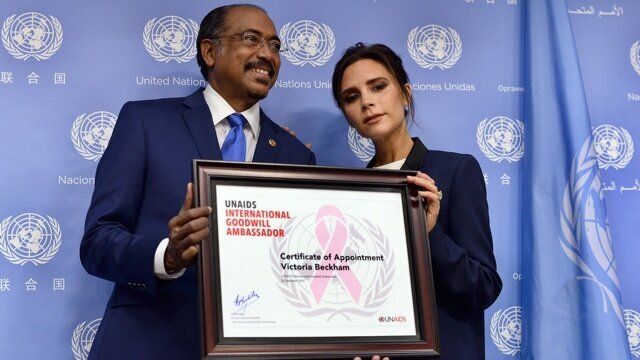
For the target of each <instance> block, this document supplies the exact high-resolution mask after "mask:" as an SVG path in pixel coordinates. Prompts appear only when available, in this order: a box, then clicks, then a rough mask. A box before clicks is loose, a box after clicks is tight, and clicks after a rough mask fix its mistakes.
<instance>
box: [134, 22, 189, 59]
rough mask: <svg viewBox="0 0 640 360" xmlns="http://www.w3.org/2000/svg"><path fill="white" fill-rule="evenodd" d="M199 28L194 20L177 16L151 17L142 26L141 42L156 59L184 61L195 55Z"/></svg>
mask: <svg viewBox="0 0 640 360" xmlns="http://www.w3.org/2000/svg"><path fill="white" fill-rule="evenodd" d="M199 29H200V27H199V26H198V23H196V22H195V21H193V20H191V19H188V20H185V19H183V18H181V17H179V16H173V15H171V16H165V17H162V18H160V19H158V18H153V19H151V20H149V21H148V22H147V24H146V25H145V26H144V31H143V32H142V42H143V43H144V47H145V48H146V49H147V52H148V53H149V55H151V56H152V57H153V58H154V59H156V60H157V61H160V62H164V63H168V62H169V61H175V62H177V63H184V62H187V61H189V60H191V59H193V58H194V57H195V56H196V52H197V49H196V39H197V37H198V31H199Z"/></svg>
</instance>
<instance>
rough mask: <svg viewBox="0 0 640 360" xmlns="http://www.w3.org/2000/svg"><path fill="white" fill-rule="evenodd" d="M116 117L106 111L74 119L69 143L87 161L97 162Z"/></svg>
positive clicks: (107, 141)
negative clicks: (70, 142) (71, 143)
mask: <svg viewBox="0 0 640 360" xmlns="http://www.w3.org/2000/svg"><path fill="white" fill-rule="evenodd" d="M116 120H117V117H116V116H115V115H114V114H112V113H110V112H108V111H96V112H94V113H91V114H89V115H87V114H86V113H85V114H82V115H80V116H78V117H77V118H76V120H75V121H74V122H73V126H72V127H71V141H72V142H73V146H74V147H75V148H76V150H77V151H78V153H79V154H80V155H82V157H84V158H85V159H87V160H95V161H97V160H99V159H100V158H101V157H102V154H103V153H104V150H105V149H106V148H107V145H109V139H111V133H113V128H114V126H116Z"/></svg>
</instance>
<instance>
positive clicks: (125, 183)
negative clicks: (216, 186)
mask: <svg viewBox="0 0 640 360" xmlns="http://www.w3.org/2000/svg"><path fill="white" fill-rule="evenodd" d="M197 46H198V64H199V65H200V69H201V72H202V74H203V76H204V77H205V78H206V79H207V80H208V83H209V85H207V87H206V88H205V89H204V90H203V89H200V90H198V91H196V92H195V93H193V94H191V95H189V96H187V97H185V98H174V99H160V100H148V101H135V102H128V103H126V104H125V105H124V106H123V108H122V110H121V112H120V115H119V117H118V121H117V124H116V126H115V128H114V131H113V134H112V137H111V140H110V142H109V146H108V148H107V149H106V151H105V153H104V155H103V157H102V159H101V161H100V163H99V165H98V168H97V171H96V184H95V190H94V193H93V198H92V200H91V206H90V208H89V210H88V212H87V218H86V224H85V234H84V237H83V239H82V244H81V247H80V258H81V261H82V265H83V266H84V268H85V269H86V270H87V272H88V273H90V274H92V275H94V276H98V277H100V278H103V279H106V280H109V281H113V282H114V283H115V286H114V289H113V293H112V294H111V297H110V299H109V302H108V304H107V308H106V310H105V313H104V317H103V318H102V322H101V324H100V328H99V329H98V332H97V334H96V337H95V339H94V341H93V345H92V348H91V353H90V355H89V358H90V359H193V358H198V357H199V356H200V339H201V338H200V330H199V323H200V322H199V316H198V301H197V275H196V272H195V267H194V266H192V265H193V264H194V263H195V261H196V259H197V254H198V251H199V245H200V242H201V241H202V240H203V239H204V238H206V237H207V235H208V234H209V220H208V215H209V214H210V213H211V211H212V209H211V208H209V207H199V208H193V207H192V203H193V194H192V187H191V184H189V185H187V184H188V183H189V182H190V181H191V174H192V169H191V166H192V165H191V164H192V159H196V158H200V159H214V160H221V159H223V158H224V159H225V160H227V159H228V158H226V157H225V156H224V154H225V146H226V144H227V140H228V137H233V139H236V137H238V136H242V137H243V143H242V145H243V146H241V149H240V150H241V151H240V152H239V153H240V154H242V155H241V158H239V159H236V160H239V161H255V162H277V163H290V164H315V156H314V154H313V153H312V152H311V151H310V150H309V149H307V148H306V147H305V146H304V145H303V144H302V143H301V142H300V141H298V140H297V139H295V138H294V137H292V136H291V135H289V134H288V133H287V132H286V131H284V130H283V129H282V128H280V127H279V126H278V125H276V124H275V123H274V122H273V121H271V119H269V118H268V117H267V116H266V115H265V114H264V113H263V112H262V110H261V109H260V105H259V103H258V101H259V100H261V99H263V98H265V97H266V96H267V94H268V92H269V89H270V88H271V87H272V86H273V85H274V84H275V81H276V79H277V76H278V70H279V68H280V51H281V45H280V40H279V39H278V37H277V33H276V28H275V26H274V24H273V22H272V21H271V19H270V18H269V16H268V15H267V13H266V12H265V11H264V10H263V9H261V8H259V7H257V6H253V5H230V6H223V7H219V8H217V9H214V10H213V11H211V12H210V13H209V14H208V15H207V16H206V17H205V18H204V19H203V21H202V24H201V25H200V32H199V34H198V40H197ZM234 119H235V120H234ZM237 119H242V120H241V121H240V122H239V123H238V122H237V121H236V120H237ZM232 133H233V135H232ZM227 135H229V136H227ZM233 139H232V140H233ZM221 147H222V149H221ZM236 149H237V147H236ZM185 190H186V191H185ZM185 192H186V195H185Z"/></svg>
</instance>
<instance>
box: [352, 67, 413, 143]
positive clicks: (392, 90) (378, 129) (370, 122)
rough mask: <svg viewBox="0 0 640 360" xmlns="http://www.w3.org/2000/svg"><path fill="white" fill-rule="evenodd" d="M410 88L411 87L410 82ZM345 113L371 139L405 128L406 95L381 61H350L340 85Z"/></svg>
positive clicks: (390, 134) (387, 135)
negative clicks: (351, 62)
mask: <svg viewBox="0 0 640 360" xmlns="http://www.w3.org/2000/svg"><path fill="white" fill-rule="evenodd" d="M405 86H407V90H408V91H411V88H410V87H409V84H406V85H405ZM340 96H341V99H342V104H343V109H344V113H345V115H346V116H347V120H348V121H349V124H350V125H351V126H353V127H354V128H355V129H356V130H357V131H358V133H359V134H360V135H362V136H364V137H366V138H369V139H371V140H377V139H382V138H385V137H390V136H392V135H393V134H395V133H396V132H398V131H404V130H405V129H406V125H405V116H404V107H405V106H407V105H408V101H407V99H406V98H405V97H404V95H403V94H402V91H401V90H400V85H399V84H398V83H397V82H396V81H395V80H394V78H393V76H392V75H391V73H390V72H389V71H388V70H387V69H386V68H385V67H384V66H383V65H382V64H380V63H379V62H377V61H374V60H370V59H362V60H358V61H356V62H355V63H353V64H351V65H349V67H347V68H346V69H345V71H344V74H343V76H342V84H341V88H340Z"/></svg>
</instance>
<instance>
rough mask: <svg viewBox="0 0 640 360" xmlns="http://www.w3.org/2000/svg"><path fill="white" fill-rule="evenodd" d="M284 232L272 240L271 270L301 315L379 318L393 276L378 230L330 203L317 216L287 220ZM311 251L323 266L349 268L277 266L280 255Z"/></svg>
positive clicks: (390, 252)
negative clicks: (366, 257) (370, 258)
mask: <svg viewBox="0 0 640 360" xmlns="http://www.w3.org/2000/svg"><path fill="white" fill-rule="evenodd" d="M283 229H284V233H285V234H288V235H287V236H286V237H285V238H282V239H274V241H273V245H272V247H271V255H270V256H271V270H272V272H273V276H274V277H275V278H276V279H278V287H279V290H280V292H281V293H282V296H283V297H284V298H285V299H286V300H287V302H288V303H289V304H291V305H292V306H293V307H294V308H295V309H296V310H297V311H298V312H299V313H300V314H301V315H303V316H308V317H316V316H324V317H326V320H327V321H331V320H332V319H333V318H334V317H336V316H338V315H340V317H341V318H343V319H347V320H351V318H352V317H354V316H373V315H375V314H377V312H378V310H379V308H380V307H381V306H382V305H383V304H384V303H385V302H386V300H387V298H388V297H389V295H390V293H391V289H392V287H393V283H394V282H393V281H392V280H393V276H394V273H395V267H394V265H395V255H394V253H393V250H392V249H391V244H390V242H389V238H388V237H387V236H386V235H385V234H384V233H383V232H382V230H381V229H380V227H378V226H377V225H375V224H373V223H372V222H370V221H369V220H367V219H364V218H355V217H353V216H350V215H349V214H348V213H345V212H343V211H342V210H341V209H339V208H338V207H336V206H334V205H324V206H321V207H320V208H319V209H318V210H317V212H315V213H310V214H307V215H305V216H300V217H296V218H293V219H291V220H289V221H288V222H287V223H286V224H285V225H284V226H283ZM313 249H315V251H313ZM310 250H311V251H313V254H314V255H317V256H318V257H321V258H322V259H323V261H322V263H321V265H323V266H327V267H331V266H333V265H345V264H350V265H351V266H350V269H347V270H341V271H338V270H315V269H314V268H313V267H312V266H311V265H310V264H309V263H305V264H304V267H306V266H308V267H307V268H303V269H300V270H293V269H288V270H283V269H282V267H281V266H280V264H279V259H280V257H279V255H280V254H282V253H283V252H286V253H291V254H296V253H300V252H301V251H304V252H309V251H310ZM374 254H375V255H382V256H383V257H384V259H385V261H383V262H378V261H366V262H358V261H356V260H346V262H342V261H338V260H336V259H335V256H340V257H343V258H344V259H355V258H356V256H359V255H374ZM327 256H328V258H327ZM353 261H355V263H357V266H354V262H353ZM301 279H304V280H303V281H300V280H301ZM282 280H284V281H282ZM393 315H394V316H398V315H402V314H393Z"/></svg>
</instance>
